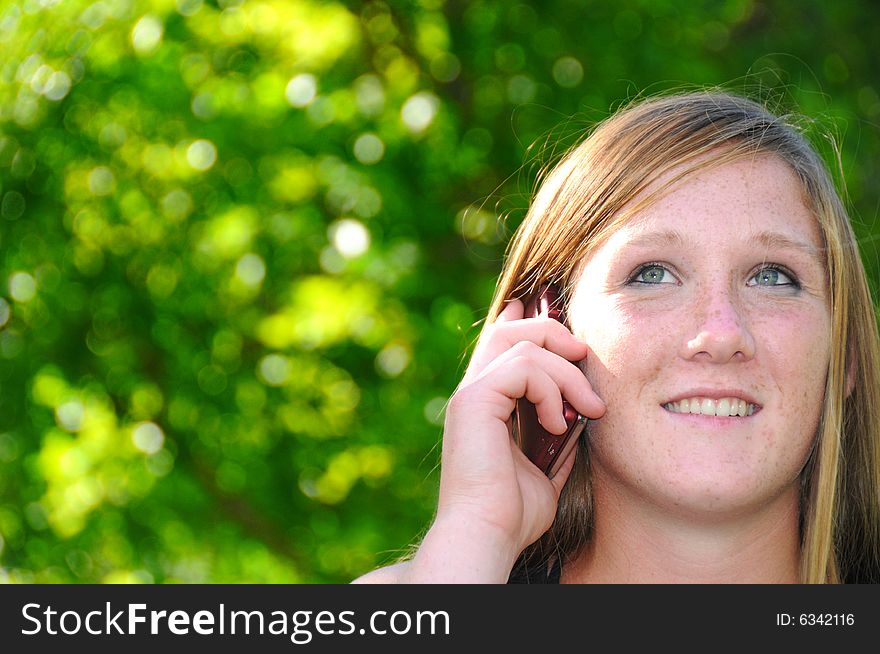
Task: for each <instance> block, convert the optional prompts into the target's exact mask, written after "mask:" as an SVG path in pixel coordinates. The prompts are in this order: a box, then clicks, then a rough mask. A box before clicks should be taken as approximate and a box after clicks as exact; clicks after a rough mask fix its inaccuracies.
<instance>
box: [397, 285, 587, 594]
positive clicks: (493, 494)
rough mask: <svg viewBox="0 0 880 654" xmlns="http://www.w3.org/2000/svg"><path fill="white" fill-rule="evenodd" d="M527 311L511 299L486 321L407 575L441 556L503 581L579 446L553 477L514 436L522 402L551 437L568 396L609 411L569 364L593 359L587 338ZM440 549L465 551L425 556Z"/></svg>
mask: <svg viewBox="0 0 880 654" xmlns="http://www.w3.org/2000/svg"><path fill="white" fill-rule="evenodd" d="M522 317H523V305H522V303H521V302H520V301H518V300H514V301H511V302H509V303H508V304H507V306H506V307H505V309H504V311H502V312H501V314H500V315H499V317H498V320H497V321H496V322H494V323H493V324H491V325H487V326H486V328H485V329H484V330H483V333H482V334H481V336H480V340H479V342H478V343H477V347H476V349H475V351H474V354H473V357H472V358H471V362H470V365H469V366H468V369H467V372H466V373H465V376H464V379H463V380H462V382H461V384H460V385H459V387H458V389H457V390H456V391H455V393H454V394H453V396H452V398H450V401H449V404H448V406H447V409H446V424H445V430H444V436H443V455H442V466H441V476H440V499H439V505H438V511H437V517H436V520H435V522H434V525H433V526H432V528H431V531H430V532H429V534H428V536H427V537H426V538H425V541H424V542H423V544H422V547H421V548H420V550H419V553H418V554H417V555H416V558H415V559H414V561H413V566H412V568H411V572H418V571H419V570H420V569H421V570H422V571H427V570H433V569H436V570H437V571H438V572H439V571H440V570H441V568H435V566H434V565H425V566H420V565H419V564H420V563H425V562H426V561H425V559H428V561H434V563H435V564H436V562H437V561H438V560H442V561H445V562H446V565H458V566H462V565H463V566H464V568H465V571H468V572H471V573H473V576H474V577H481V578H480V579H477V578H473V579H471V580H473V581H478V580H483V581H490V580H495V581H506V579H507V575H508V574H509V572H510V569H511V566H512V565H513V562H514V560H515V559H516V557H517V556H518V555H519V553H520V552H521V551H522V550H523V549H524V548H525V547H526V546H527V545H529V544H530V543H532V542H534V541H535V540H537V539H538V538H539V537H540V536H541V534H543V533H544V532H545V531H546V530H547V529H548V528H549V527H550V525H551V524H552V522H553V518H554V516H555V514H556V503H557V501H558V499H559V494H560V492H561V491H562V487H563V486H564V484H565V481H566V480H567V479H568V475H569V473H570V472H571V469H572V465H573V463H574V458H575V452H576V448H575V449H573V450H572V451H571V454H570V455H569V456H568V459H567V460H566V461H565V463H564V464H563V465H562V467H561V468H560V469H559V471H558V472H557V474H556V475H555V476H554V477H553V479H548V478H547V477H546V476H545V475H544V473H543V472H542V471H541V470H539V469H538V468H537V467H536V466H535V465H534V464H532V462H531V461H529V460H528V458H527V457H526V456H525V455H524V454H523V453H522V452H521V451H520V449H519V448H518V447H517V445H516V444H515V443H514V442H513V439H512V438H511V437H510V429H509V421H510V418H511V414H512V413H513V410H514V408H515V406H516V401H517V399H519V398H521V397H525V398H526V399H527V400H529V401H530V402H532V403H533V404H534V405H535V407H536V410H537V414H538V418H539V420H540V421H541V424H542V425H543V426H544V428H545V429H547V430H548V431H550V432H552V433H554V434H562V433H564V432H565V431H566V429H567V425H566V423H565V419H564V418H563V416H562V397H565V399H566V400H567V401H568V402H569V403H571V404H572V406H573V407H574V408H575V409H576V410H577V411H578V412H580V413H581V414H582V415H584V416H587V417H588V418H593V419H595V418H599V417H601V416H602V415H604V413H605V404H604V403H603V402H602V400H601V399H600V398H599V397H598V396H597V395H596V394H595V393H594V392H593V390H592V388H591V386H590V383H589V382H588V381H587V379H586V377H585V376H584V374H583V373H582V372H581V370H580V369H579V368H578V367H577V366H576V365H575V364H573V363H571V361H577V360H581V359H583V358H585V357H586V356H587V352H588V349H589V348H588V347H587V345H586V344H584V343H581V342H580V341H578V340H577V339H575V337H574V336H573V335H572V334H571V332H570V331H568V329H567V328H566V327H565V326H564V325H562V324H561V323H560V322H558V321H556V320H553V319H552V318H547V317H540V318H530V319H522ZM426 546H428V550H429V551H428V552H424V550H426ZM437 547H446V548H455V549H456V551H457V552H458V553H459V556H456V557H454V558H453V559H451V558H450V555H449V554H448V553H443V554H440V553H439V552H437V551H435V552H434V554H435V556H429V554H430V550H431V549H432V548H437ZM468 556H471V557H472V558H471V559H468ZM420 558H421V561H420ZM459 569H460V568H459ZM424 576H425V577H430V575H424ZM461 576H462V575H459V577H461ZM416 577H417V580H422V578H423V575H421V574H418V575H416ZM489 577H492V579H490V578H489ZM424 580H428V579H427V578H425V579H424ZM451 580H452V579H450V581H451ZM457 580H467V579H461V578H459V579H457Z"/></svg>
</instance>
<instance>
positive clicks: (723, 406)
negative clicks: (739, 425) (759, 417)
mask: <svg viewBox="0 0 880 654" xmlns="http://www.w3.org/2000/svg"><path fill="white" fill-rule="evenodd" d="M661 406H662V407H663V408H664V409H666V410H667V411H669V412H671V413H682V414H695V415H704V416H717V417H722V418H746V417H748V416H751V415H754V414H755V413H756V412H757V411H760V410H761V405H760V404H758V402H757V401H755V400H754V398H752V397H751V396H750V395H748V394H746V393H744V392H742V391H733V390H724V391H714V390H713V391H708V390H693V391H689V392H687V393H682V394H680V395H678V396H677V397H675V398H673V399H671V400H668V401H667V402H664V403H663V404H662V405H661Z"/></svg>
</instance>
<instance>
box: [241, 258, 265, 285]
mask: <svg viewBox="0 0 880 654" xmlns="http://www.w3.org/2000/svg"><path fill="white" fill-rule="evenodd" d="M235 276H236V277H238V279H240V280H241V281H242V282H244V283H245V284H246V285H248V286H259V285H260V284H261V283H262V281H263V278H264V277H265V276H266V264H265V263H263V260H262V259H261V258H260V256H259V255H256V254H253V253H251V252H249V253H248V254H245V255H244V256H243V257H241V259H239V260H238V263H236V264H235Z"/></svg>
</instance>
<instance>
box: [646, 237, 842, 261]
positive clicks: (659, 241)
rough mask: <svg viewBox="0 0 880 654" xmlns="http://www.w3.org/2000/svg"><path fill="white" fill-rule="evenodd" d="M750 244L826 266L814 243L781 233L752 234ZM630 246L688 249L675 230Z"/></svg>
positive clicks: (819, 250)
mask: <svg viewBox="0 0 880 654" xmlns="http://www.w3.org/2000/svg"><path fill="white" fill-rule="evenodd" d="M748 242H749V244H750V245H751V246H753V247H761V246H763V247H764V248H766V249H768V250H773V249H777V250H795V251H796V252H802V253H803V254H806V255H807V256H808V257H810V258H811V259H813V260H814V261H815V262H816V263H817V264H818V265H819V266H822V267H824V266H825V259H824V257H823V256H822V255H821V252H822V250H821V249H820V248H817V247H816V246H815V245H813V244H812V243H807V242H805V241H798V240H795V239H793V238H791V237H789V236H787V235H786V234H782V233H781V232H770V231H763V232H757V233H756V234H752V235H751V236H750V237H749V241H748ZM629 244H630V245H635V246H637V247H665V246H677V247H686V243H685V240H684V238H683V237H682V235H681V234H680V233H678V232H676V231H673V230H662V231H657V232H648V233H647V234H639V235H638V236H635V237H633V238H632V239H631V240H630V241H629Z"/></svg>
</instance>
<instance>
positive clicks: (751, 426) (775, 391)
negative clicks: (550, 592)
mask: <svg viewBox="0 0 880 654" xmlns="http://www.w3.org/2000/svg"><path fill="white" fill-rule="evenodd" d="M545 282H552V283H555V284H557V285H558V287H559V288H560V289H561V293H562V298H563V301H564V303H565V313H566V315H567V316H568V318H569V324H568V326H569V327H570V328H571V331H568V329H566V327H565V326H563V325H562V324H560V323H559V322H556V321H554V320H551V319H548V318H546V317H539V318H525V319H524V318H523V302H524V301H527V300H528V299H529V298H530V297H532V296H533V295H534V293H535V291H536V290H537V289H538V287H539V286H540V285H541V284H543V283H545ZM581 361H582V362H583V363H582V364H581V365H580V366H579V365H576V364H575V363H572V362H581ZM521 397H525V398H526V399H527V400H528V401H530V402H532V403H534V404H535V407H536V410H537V414H538V417H539V419H540V420H541V423H542V424H543V425H544V427H545V428H546V429H547V430H548V431H551V432H553V433H556V434H559V433H562V432H563V431H564V430H565V429H566V424H565V421H564V420H563V418H562V417H561V414H562V410H563V409H562V398H565V400H567V401H568V402H570V403H571V405H572V406H573V407H574V408H575V409H576V410H577V411H579V412H580V413H581V414H583V415H584V416H586V417H587V418H589V419H590V422H589V424H588V427H587V430H586V433H585V435H584V436H583V437H582V438H581V441H580V443H579V447H578V448H577V449H576V454H575V453H574V452H573V453H572V454H571V455H569V457H568V459H567V460H566V461H565V462H564V464H563V465H562V466H561V468H560V469H559V470H558V472H557V473H556V474H555V475H554V476H553V477H552V478H548V477H547V476H546V475H544V474H543V473H542V472H541V470H539V469H538V468H537V467H535V466H534V465H533V464H532V463H531V462H530V461H529V460H528V459H527V458H526V457H525V456H524V455H523V453H522V452H521V451H520V450H519V448H518V447H517V445H516V444H515V442H514V440H513V439H512V438H511V436H510V430H509V423H510V417H511V414H512V412H513V411H514V408H515V406H516V401H517V399H518V398H521ZM441 470H442V471H441V480H440V496H439V503H438V509H437V514H436V517H435V520H434V523H433V524H432V526H431V529H430V530H429V531H428V533H427V535H426V536H425V538H424V540H423V541H422V543H421V545H420V547H419V548H418V551H417V552H416V553H415V555H414V556H413V558H412V559H411V560H409V561H406V562H403V563H400V564H397V565H395V566H391V567H388V568H384V569H380V570H377V571H374V572H372V573H369V574H368V575H365V576H364V577H362V578H361V579H359V580H358V581H362V582H504V581H508V580H510V581H526V582H531V583H545V582H548V581H549V582H553V581H561V582H563V583H582V582H606V583H608V582H610V583H615V582H714V583H725V582H768V583H776V582H805V583H824V582H855V581H880V577H878V569H880V568H878V562H880V346H878V334H877V323H876V318H875V313H874V308H873V305H872V301H871V296H870V292H869V289H868V285H867V280H866V275H865V271H864V268H863V266H862V263H861V260H860V258H859V254H858V250H857V245H856V241H855V237H854V234H853V232H852V229H851V227H850V224H849V221H848V219H847V216H846V212H845V209H844V207H843V205H842V203H841V201H840V198H839V196H838V195H837V193H836V191H835V189H834V185H833V183H832V181H831V179H830V177H829V175H828V172H827V170H826V168H825V167H824V165H823V164H822V162H821V160H820V158H819V157H818V155H817V154H816V152H815V150H814V149H813V148H812V147H811V146H810V145H809V144H808V142H807V141H806V140H805V139H804V137H803V136H802V135H801V134H800V133H799V132H798V131H797V130H796V129H795V128H793V127H792V126H790V125H789V124H787V123H786V122H785V120H784V119H783V118H780V117H777V116H774V115H772V114H770V113H768V112H767V111H766V110H765V109H764V108H762V107H761V106H759V105H758V104H756V103H754V102H752V101H750V100H746V99H743V98H739V97H736V96H733V95H729V94H726V93H715V92H700V93H689V94H683V95H678V96H673V97H664V98H657V99H651V100H648V101H645V102H642V103H641V104H637V105H635V106H633V107H631V108H628V109H626V110H624V111H622V112H619V113H618V114H617V115H615V116H613V117H611V118H610V119H608V120H607V121H605V122H604V123H603V124H602V125H600V126H599V127H598V128H597V129H596V130H595V131H594V132H593V133H592V135H590V136H589V137H588V138H586V139H585V140H584V141H583V142H582V143H581V144H580V145H578V146H577V147H576V148H574V149H573V150H572V151H571V152H570V153H569V154H568V155H567V156H566V157H565V158H564V159H563V160H562V161H561V162H560V163H559V164H558V165H557V166H556V168H555V169H554V170H553V171H552V172H551V173H550V175H549V176H548V177H547V179H546V180H545V181H544V183H543V184H542V186H541V188H540V190H539V191H538V193H537V195H536V197H535V199H534V202H533V204H532V206H531V208H530V210H529V213H528V215H527V217H526V219H525V220H524V222H523V224H522V225H521V226H520V228H519V230H518V232H517V234H516V235H515V238H514V240H513V242H512V243H511V246H510V249H509V252H508V257H507V259H506V261H505V265H504V270H503V272H502V275H501V278H500V280H499V283H498V288H497V290H496V294H495V298H494V301H493V303H492V306H491V308H490V310H489V316H488V319H487V325H486V327H485V329H484V331H483V333H482V335H481V337H480V340H479V342H478V344H477V347H476V349H475V352H474V355H473V357H472V360H471V362H470V365H469V367H468V370H467V373H466V374H465V377H464V379H463V380H462V382H461V384H460V385H459V387H458V389H457V390H456V392H455V393H454V395H453V396H452V398H451V399H450V402H449V405H448V408H447V416H446V425H445V432H444V442H443V454H442V468H441Z"/></svg>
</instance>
